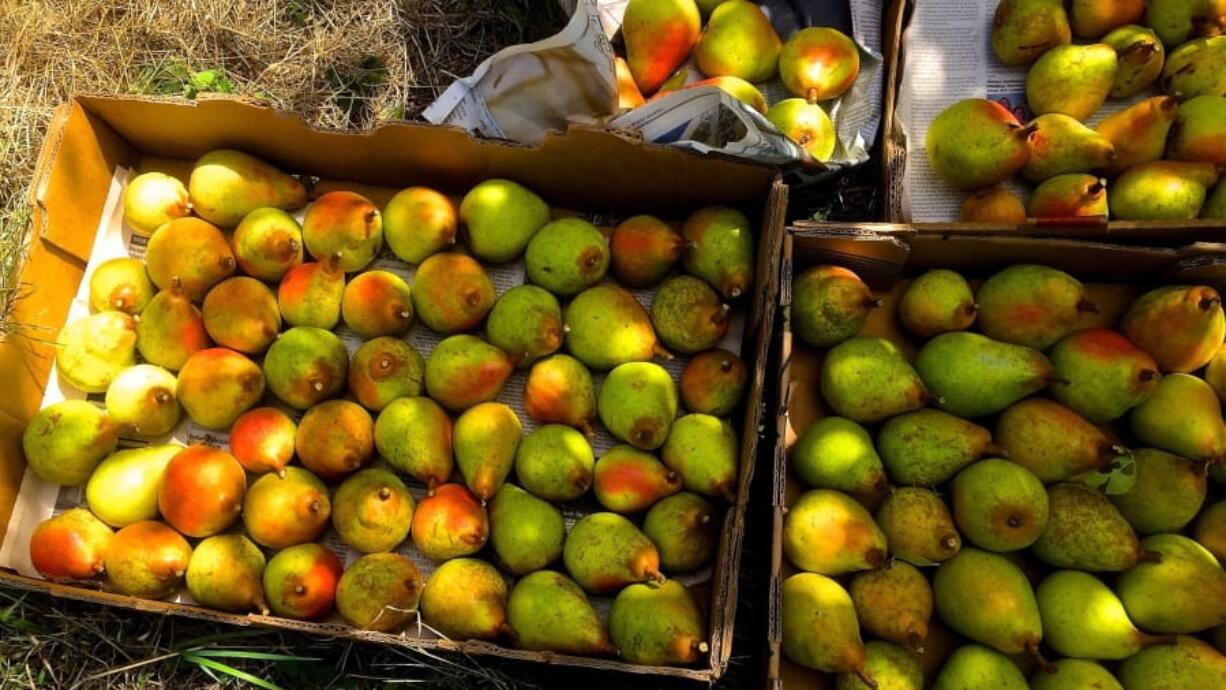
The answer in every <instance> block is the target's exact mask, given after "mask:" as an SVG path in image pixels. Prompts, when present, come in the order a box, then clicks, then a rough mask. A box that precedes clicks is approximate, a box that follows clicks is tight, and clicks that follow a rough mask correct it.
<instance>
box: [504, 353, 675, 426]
mask: <svg viewBox="0 0 1226 690" xmlns="http://www.w3.org/2000/svg"><path fill="white" fill-rule="evenodd" d="M691 361H693V360H691ZM683 381H684V379H683ZM524 410H525V411H527V413H528V416H529V417H531V418H532V419H534V420H535V421H536V422H537V423H540V424H554V423H557V424H566V425H569V426H573V427H575V428H578V429H582V430H583V431H584V432H585V433H587V434H589V435H591V434H592V433H593V432H592V420H593V419H595V418H596V386H595V384H593V383H592V374H591V372H589V371H588V370H587V367H585V366H583V364H582V363H581V362H580V361H579V360H577V359H575V358H574V357H571V356H570V355H563V354H556V355H551V356H549V357H546V358H545V359H542V360H540V361H539V362H537V363H535V364H533V365H532V369H531V370H530V371H529V372H528V379H527V381H526V382H525V383H524Z"/></svg>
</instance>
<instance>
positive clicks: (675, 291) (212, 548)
mask: <svg viewBox="0 0 1226 690" xmlns="http://www.w3.org/2000/svg"><path fill="white" fill-rule="evenodd" d="M312 196H313V197H314V198H309V197H312ZM389 196H390V195H389ZM123 202H124V210H125V221H126V223H127V225H128V226H129V227H130V228H131V231H132V232H133V233H135V234H136V235H137V236H138V239H139V237H143V238H144V246H145V251H144V257H143V260H140V259H137V258H128V257H125V258H117V259H112V260H108V261H105V262H102V263H100V264H99V265H97V266H96V268H95V269H94V270H93V271H92V272H91V274H90V279H89V283H88V287H89V303H90V307H91V313H90V315H88V316H85V317H82V318H80V319H78V320H75V321H72V322H70V323H69V324H67V325H66V326H65V327H64V328H63V329H62V331H61V333H60V334H59V338H58V342H57V357H56V365H57V367H56V368H57V371H58V374H59V376H60V379H61V383H62V384H63V388H64V389H65V390H72V389H75V390H77V391H79V392H80V393H81V394H83V395H81V396H73V395H70V396H69V397H70V398H77V399H68V400H64V401H62V402H57V403H54V404H51V405H49V406H48V407H46V408H45V409H43V410H42V411H41V412H39V413H38V414H37V415H36V416H35V418H34V419H33V420H32V421H31V422H30V424H29V426H28V427H27V429H26V430H25V432H24V436H23V448H24V453H25V457H26V460H27V462H28V465H29V467H30V469H31V470H32V471H33V473H34V474H35V475H37V476H38V477H39V478H40V479H42V480H45V481H47V482H52V483H54V484H59V485H63V486H71V487H83V497H84V505H83V506H81V507H76V508H72V509H70V510H67V511H64V512H61V513H59V514H57V515H55V516H53V517H51V518H50V519H48V520H47V521H45V522H43V523H42V524H40V525H39V526H38V527H37V528H36V529H35V530H33V533H32V537H31V539H30V543H29V554H30V558H31V562H32V564H33V565H34V567H35V568H36V569H37V570H38V571H39V572H41V573H42V574H43V575H44V576H45V577H47V578H48V579H53V580H60V581H78V582H85V583H89V584H95V585H98V586H102V587H105V588H106V589H108V590H110V591H114V592H118V593H121V594H126V595H131V596H138V597H149V598H165V597H173V596H178V595H180V594H181V592H182V589H183V587H184V586H185V587H186V591H187V593H188V594H190V597H191V600H192V601H194V602H195V603H196V604H198V605H200V606H205V607H209V608H214V609H219V610H223V611H229V612H237V613H243V612H250V613H258V614H269V613H271V614H273V615H276V616H282V617H288V618H295V619H303V620H322V619H327V618H329V617H330V616H332V613H333V611H334V610H335V611H336V612H338V613H339V616H340V617H341V618H343V619H344V620H345V621H346V622H348V623H349V624H350V625H352V626H355V627H357V628H362V629H366V630H376V631H385V632H398V631H401V630H404V629H405V628H406V626H409V625H410V624H411V623H414V622H421V623H423V624H424V625H426V626H428V627H429V628H431V629H433V630H435V631H437V632H438V633H440V634H442V635H445V636H447V637H449V638H451V639H455V640H464V639H479V640H500V641H502V642H504V643H506V644H508V645H512V646H516V647H519V648H521V649H528V650H539V651H546V650H547V651H552V652H559V653H567V654H590V655H619V656H620V658H622V659H624V660H626V661H629V662H632V663H639V664H652V665H669V664H692V663H697V662H698V661H700V660H701V659H702V658H703V655H704V654H705V652H706V651H707V642H706V640H707V638H708V631H707V627H706V622H705V613H704V610H703V609H704V608H705V607H704V606H702V605H700V602H699V601H698V600H697V599H696V598H695V597H694V596H692V595H691V593H690V591H689V590H687V588H686V587H685V586H683V584H682V583H681V582H680V581H679V580H676V579H673V576H690V575H693V576H694V577H691V578H688V579H687V581H688V582H694V581H697V580H700V579H701V571H703V570H704V569H705V568H707V567H709V566H710V565H711V564H712V561H713V559H714V557H715V552H716V550H717V546H718V542H719V538H720V533H721V529H722V525H723V524H724V520H723V514H724V511H725V505H726V504H727V502H730V501H734V500H735V497H736V494H737V483H738V463H739V459H738V458H739V452H740V443H739V440H738V432H737V430H736V429H735V428H734V426H733V424H732V423H731V421H730V419H731V418H732V417H733V415H734V414H735V413H737V412H738V411H739V410H740V409H741V400H742V398H743V396H744V391H745V388H746V385H747V381H748V372H747V370H746V365H745V363H744V362H743V361H742V360H741V359H740V358H739V357H738V356H737V355H735V354H733V353H732V352H729V351H728V350H726V349H721V348H720V347H719V344H720V343H721V342H723V341H724V340H725V336H726V335H727V333H728V329H729V327H730V321H731V316H732V313H731V312H732V305H733V304H737V303H738V302H744V301H745V300H747V299H748V297H747V294H748V293H750V292H751V286H752V284H753V271H754V252H755V242H754V231H753V229H752V228H751V226H750V221H749V219H748V218H747V217H746V216H745V215H744V214H743V213H741V212H740V211H738V210H736V209H733V208H729V207H720V206H717V207H710V208H704V209H700V210H698V211H696V212H694V213H693V214H691V215H690V216H689V217H688V218H686V219H685V220H684V221H683V222H676V223H670V222H665V221H663V220H661V219H659V218H656V217H654V216H650V215H638V216H634V217H631V218H629V219H627V220H625V221H624V222H622V223H621V224H619V225H617V226H616V227H615V228H606V229H603V230H602V229H600V228H597V227H596V226H595V225H592V224H591V223H589V222H587V221H585V220H582V219H580V218H579V217H577V216H576V214H574V213H571V212H565V211H556V210H554V209H551V208H550V206H549V205H548V204H547V203H546V202H545V200H543V199H542V198H541V197H540V196H538V195H537V194H535V193H534V192H532V191H531V190H529V189H527V188H525V187H523V186H521V185H519V184H517V183H515V182H513V181H510V180H506V179H490V180H486V181H484V182H481V183H480V184H478V185H476V186H475V187H473V188H472V189H470V190H469V191H468V192H467V193H466V194H465V195H464V196H463V197H462V198H460V199H452V198H450V197H448V196H446V195H444V194H442V193H440V192H438V191H436V190H433V189H430V188H426V187H410V188H408V189H404V190H402V191H399V192H398V193H396V194H395V195H394V196H390V200H388V201H387V203H386V204H385V205H383V206H382V207H380V206H379V205H378V204H376V203H375V202H373V201H371V200H370V199H369V198H367V197H366V196H363V195H362V194H359V193H356V192H353V191H345V190H336V191H327V192H324V193H320V194H317V195H316V194H308V190H307V189H306V188H304V186H303V184H302V183H301V182H300V181H299V180H298V179H296V178H295V177H293V176H290V175H288V174H286V173H284V172H282V171H281V170H279V169H277V168H275V167H274V166H272V165H270V164H268V163H266V162H264V161H262V160H259V159H257V158H255V157H253V156H251V155H249V154H247V153H244V152H241V151H237V150H217V151H212V152H210V153H207V154H205V155H204V156H203V157H201V158H200V159H199V160H198V161H196V163H195V165H194V167H193V168H192V170H191V174H190V178H189V180H188V182H187V185H186V186H185V185H184V184H183V183H182V181H180V180H179V179H177V178H175V177H173V176H169V175H165V174H162V173H158V172H147V173H144V174H141V175H139V176H137V177H135V178H134V179H133V180H132V181H131V182H130V183H129V184H128V186H127V187H126V189H125V193H124V199H123ZM299 218H301V221H300V220H299ZM461 239H462V243H458V240H461ZM140 244H141V242H140V241H137V242H135V243H134V246H140ZM517 261H522V263H523V267H524V268H523V271H524V273H525V274H526V276H527V282H526V283H524V284H522V285H515V286H511V287H508V288H506V289H505V291H501V292H500V291H498V290H496V289H495V285H494V282H493V280H492V279H491V275H490V272H489V271H487V267H491V266H494V267H497V266H498V265H500V264H507V263H509V262H517ZM509 273H510V274H511V275H514V274H515V272H514V271H510V272H509ZM506 274H508V271H505V270H504V271H502V273H500V274H499V275H506ZM614 278H616V279H615V280H614ZM504 280H505V278H504ZM628 288H633V289H635V290H637V291H638V292H637V293H631V292H630V289H628ZM640 300H642V301H640ZM644 304H650V306H649V307H644V306H643V305H644ZM417 324H420V325H417ZM410 329H414V330H413V332H412V333H410ZM423 329H424V330H423ZM342 336H344V337H343V338H342ZM422 343H427V344H432V350H431V351H429V352H422V351H419V349H418V347H423V348H425V347H427V345H423V344H422ZM682 357H684V358H685V359H679V358H682ZM674 358H678V359H677V361H675V362H674V363H673V367H672V368H673V370H674V371H680V375H679V382H678V381H675V380H674V376H673V374H671V373H670V371H669V370H666V369H665V368H664V367H663V366H661V364H659V363H657V361H653V360H662V359H674ZM682 365H683V366H682ZM509 382H511V385H508V383H509ZM504 391H505V392H504ZM86 396H92V398H86ZM509 401H514V402H516V403H517V406H516V408H512V407H511V406H510V405H508V404H506V402H509ZM517 410H522V412H519V411H517ZM521 414H526V415H527V418H521V416H520V415H521ZM184 417H186V418H187V419H189V420H190V424H191V425H194V427H184V426H182V425H183V424H187V422H186V421H185V420H184ZM598 429H600V434H599V435H598V434H597V430H598ZM172 434H177V435H172ZM184 437H187V438H203V439H205V441H206V442H207V443H208V444H209V445H199V444H197V445H190V446H186V447H185V446H182V445H177V444H176V443H175V442H174V438H184ZM606 439H607V441H606ZM594 441H599V443H597V444H596V446H595V448H594V446H593V442H594ZM214 446H216V447H214ZM596 449H601V450H602V452H601V453H599V457H597V456H598V453H597V452H596ZM564 509H565V513H564ZM338 554H341V555H340V556H339V557H338ZM410 555H411V556H412V557H410ZM342 559H347V560H348V561H349V563H348V564H347V567H346V564H345V563H343V562H342ZM426 564H428V565H429V567H426ZM419 566H420V567H419ZM423 570H424V571H426V572H423ZM590 595H601V596H605V597H613V598H612V600H611V608H609V609H608V613H607V616H605V615H602V614H598V612H597V609H596V608H594V607H593V603H592V602H591V601H590V600H589V596H590ZM603 603H604V604H606V607H607V606H608V605H609V602H608V601H606V602H603ZM419 617H420V618H419ZM606 619H607V620H606Z"/></svg>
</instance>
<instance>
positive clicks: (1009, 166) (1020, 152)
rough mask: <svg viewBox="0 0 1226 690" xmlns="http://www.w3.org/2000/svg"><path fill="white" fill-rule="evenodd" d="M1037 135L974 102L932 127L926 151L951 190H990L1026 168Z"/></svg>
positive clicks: (990, 104)
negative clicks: (1031, 146)
mask: <svg viewBox="0 0 1226 690" xmlns="http://www.w3.org/2000/svg"><path fill="white" fill-rule="evenodd" d="M1024 1H1029V2H1038V1H1041V2H1050V1H1051V0H1024ZM1032 134H1033V130H1031V129H1029V128H1026V127H1023V126H1022V124H1021V123H1020V122H1018V121H1017V118H1016V117H1015V116H1014V115H1013V113H1012V112H1011V111H1010V110H1009V109H1008V108H1006V107H1004V106H1003V105H1001V104H999V103H997V102H995V101H989V100H986V99H983V98H968V99H966V100H962V101H958V102H957V103H954V104H953V105H951V106H949V107H947V108H945V109H944V110H942V111H941V112H940V114H938V115H937V116H936V118H935V119H934V120H933V121H932V124H931V125H929V127H928V134H927V135H926V136H925V140H924V142H925V143H924V149H925V151H926V152H927V155H928V162H929V164H930V165H932V169H933V170H934V171H936V173H937V175H938V176H940V178H941V179H942V180H944V181H945V182H946V183H947V184H949V185H951V186H953V187H957V188H958V189H966V190H976V189H984V188H987V187H991V186H993V185H997V184H1000V183H1001V182H1004V181H1005V180H1007V179H1009V178H1010V177H1013V174H1014V173H1016V172H1018V171H1019V170H1021V169H1022V167H1023V166H1025V165H1026V161H1028V160H1029V159H1030V146H1029V143H1028V142H1029V140H1030V137H1031V136H1032Z"/></svg>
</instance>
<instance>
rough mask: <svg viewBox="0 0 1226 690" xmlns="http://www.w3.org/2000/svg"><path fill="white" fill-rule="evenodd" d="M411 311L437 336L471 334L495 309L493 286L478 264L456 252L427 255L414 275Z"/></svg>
mask: <svg viewBox="0 0 1226 690" xmlns="http://www.w3.org/2000/svg"><path fill="white" fill-rule="evenodd" d="M411 296H412V300H413V311H414V312H415V313H416V314H417V318H419V319H421V322H422V323H424V324H426V325H427V326H429V327H430V329H431V330H434V331H438V332H439V333H459V332H462V331H471V330H473V329H474V328H476V327H477V325H478V324H480V323H481V321H482V320H483V319H484V318H485V315H486V314H488V313H489V311H490V309H491V308H493V306H494V283H493V282H491V281H490V277H489V275H487V274H486V272H485V269H484V268H482V267H481V264H479V263H477V262H476V261H474V260H473V258H472V257H470V256H467V255H465V254H457V253H455V252H441V253H438V254H434V255H432V256H430V257H429V258H428V259H426V260H425V261H423V262H421V265H420V266H418V267H417V273H415V274H414V275H413V292H412V295H411Z"/></svg>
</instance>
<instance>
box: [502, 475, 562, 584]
mask: <svg viewBox="0 0 1226 690" xmlns="http://www.w3.org/2000/svg"><path fill="white" fill-rule="evenodd" d="M565 540H566V526H565V524H564V523H563V522H562V511H560V510H558V509H557V508H556V507H554V506H553V505H550V504H549V503H547V502H546V501H542V500H541V499H539V498H537V497H536V496H533V495H532V494H530V493H528V492H527V491H524V490H523V489H521V488H519V487H518V486H515V485H514V484H503V485H502V488H501V489H499V490H498V493H497V494H495V495H494V500H493V501H491V502H490V543H491V544H492V545H493V547H494V553H496V554H497V555H498V560H499V562H501V563H502V566H503V567H504V568H506V569H507V570H508V571H510V572H511V573H514V574H516V575H526V574H528V573H531V572H534V571H537V570H541V569H542V568H545V567H548V566H549V564H550V563H553V562H554V561H556V560H558V558H559V557H560V556H561V555H562V543H563V542H564V541H565Z"/></svg>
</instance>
